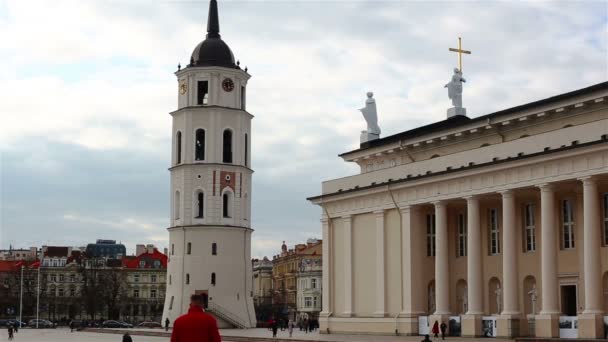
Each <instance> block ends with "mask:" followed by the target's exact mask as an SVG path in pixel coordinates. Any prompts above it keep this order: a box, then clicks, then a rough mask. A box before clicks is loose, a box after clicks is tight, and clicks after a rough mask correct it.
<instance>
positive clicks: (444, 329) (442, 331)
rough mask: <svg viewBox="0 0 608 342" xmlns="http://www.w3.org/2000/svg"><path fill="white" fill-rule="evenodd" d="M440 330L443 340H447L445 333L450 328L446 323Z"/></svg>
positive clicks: (442, 324) (443, 323)
mask: <svg viewBox="0 0 608 342" xmlns="http://www.w3.org/2000/svg"><path fill="white" fill-rule="evenodd" d="M439 329H441V339H442V340H445V331H446V330H447V329H448V326H447V325H446V324H445V322H441V325H440V326H439Z"/></svg>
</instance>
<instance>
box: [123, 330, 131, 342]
mask: <svg viewBox="0 0 608 342" xmlns="http://www.w3.org/2000/svg"><path fill="white" fill-rule="evenodd" d="M122 342H133V339H132V338H131V335H129V333H128V332H126V333H125V334H124V335H122Z"/></svg>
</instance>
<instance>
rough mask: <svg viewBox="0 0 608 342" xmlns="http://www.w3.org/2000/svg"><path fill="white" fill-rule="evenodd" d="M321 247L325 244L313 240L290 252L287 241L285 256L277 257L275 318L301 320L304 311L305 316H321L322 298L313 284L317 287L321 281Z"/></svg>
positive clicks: (273, 276) (274, 297) (273, 275)
mask: <svg viewBox="0 0 608 342" xmlns="http://www.w3.org/2000/svg"><path fill="white" fill-rule="evenodd" d="M321 246H322V241H320V240H315V239H309V240H308V243H307V244H297V245H295V246H294V248H293V249H289V250H288V249H287V245H286V244H285V242H283V244H282V245H281V254H279V255H275V256H274V257H273V260H272V261H273V268H272V278H273V289H272V304H273V308H274V309H273V311H274V313H275V317H281V318H284V319H293V320H298V318H299V317H300V316H299V315H298V313H299V312H300V309H303V313H304V314H303V315H302V317H309V316H311V317H312V316H315V315H316V314H317V313H318V305H320V303H321V296H320V294H319V293H317V292H318V291H317V289H316V288H314V289H313V288H312V285H315V286H317V282H318V281H320V272H319V271H318V267H320V265H321V258H322V254H321V252H322V247H321ZM319 287H320V284H319ZM306 297H309V298H308V299H306ZM315 298H316V300H317V309H315V305H314V300H315Z"/></svg>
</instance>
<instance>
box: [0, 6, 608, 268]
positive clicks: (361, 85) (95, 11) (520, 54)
mask: <svg viewBox="0 0 608 342" xmlns="http://www.w3.org/2000/svg"><path fill="white" fill-rule="evenodd" d="M607 4H608V3H607V2H606V1H597V2H592V1H576V2H574V1H570V2H568V1H560V2H546V1H543V2H533V1H528V2H523V1H518V2H493V1H483V2H481V1H479V2H475V1H466V2H465V1H462V2H456V1H450V2H418V1H416V2H414V1H385V2H381V1H370V2H364V1H292V0H289V1H228V0H225V1H220V2H219V13H220V28H221V34H222V38H223V39H224V40H225V41H226V42H227V43H228V44H229V45H230V47H231V48H232V50H233V52H234V53H235V56H236V58H237V59H239V60H240V61H241V65H242V66H245V65H246V66H247V67H248V68H249V72H250V73H251V74H252V75H253V78H252V79H251V80H250V82H249V87H248V88H249V89H248V109H249V111H250V112H252V113H253V114H254V115H255V116H256V117H255V119H254V122H253V137H252V149H253V150H252V157H253V158H252V159H253V161H252V163H253V168H254V169H255V171H256V173H255V175H254V194H253V223H254V228H255V233H254V239H253V254H254V256H263V255H269V256H270V255H272V254H275V253H277V251H278V250H279V248H280V244H281V240H286V241H287V242H288V244H290V245H291V244H294V243H297V242H302V241H304V240H305V239H307V238H309V237H320V233H321V232H320V223H319V217H320V210H319V209H318V208H316V207H314V206H312V205H311V204H309V203H308V202H307V201H306V200H305V198H306V197H307V196H312V195H317V194H319V193H320V184H321V181H322V180H324V179H329V178H336V177H340V176H345V175H349V174H354V173H356V172H357V169H356V168H355V167H354V166H353V165H348V164H346V163H344V162H343V161H342V160H341V159H340V158H338V157H337V154H339V153H341V152H344V151H348V150H351V149H354V148H356V147H357V144H358V139H359V132H360V130H362V129H364V128H365V121H364V120H363V118H362V116H361V114H360V113H359V112H358V111H357V110H356V109H357V108H360V107H362V106H363V103H364V100H365V92H366V91H368V90H373V91H374V93H375V97H376V99H377V103H378V110H379V121H380V127H381V128H382V131H383V133H382V134H383V136H386V135H390V134H394V133H397V132H401V131H404V130H407V129H410V128H414V127H416V126H419V125H423V124H428V123H431V122H434V121H438V120H442V119H444V118H445V109H446V108H447V107H448V106H449V105H450V102H449V100H448V98H447V92H446V90H445V89H444V88H443V85H444V84H445V83H446V82H447V81H448V80H449V78H450V76H451V70H452V68H453V67H454V66H456V56H455V54H454V53H451V52H448V47H454V46H455V45H456V41H457V37H458V36H459V35H460V36H462V37H463V45H464V48H466V49H469V50H472V51H473V54H472V55H470V56H465V60H464V68H463V69H464V74H465V75H464V76H465V78H466V79H467V84H466V86H465V94H464V103H465V106H466V107H467V109H468V112H469V115H470V116H473V117H474V116H479V115H483V114H487V113H490V112H493V111H496V110H500V109H504V108H508V107H511V106H515V105H519V104H522V103H525V102H529V101H533V100H538V99H542V98H544V97H548V96H552V95H555V94H559V93H561V92H566V91H571V90H575V89H578V88H582V87H585V86H589V85H591V84H594V83H598V82H602V81H606V80H608V51H607V42H608V27H607V20H608V16H607V13H608V7H607V6H608V5H607ZM207 6H208V4H207V1H153V0H146V1H136V0H124V1H93V0H91V1H39V2H38V1H31V0H9V1H3V0H0V42H1V43H0V62H1V63H0V66H1V68H2V71H1V72H0V120H1V121H0V248H6V247H8V245H9V244H13V245H16V246H21V247H26V246H39V245H41V244H54V245H83V244H86V243H88V242H92V241H93V240H95V239H96V238H106V239H116V240H121V241H122V242H123V243H125V244H127V246H128V248H129V250H131V251H132V250H133V249H134V245H135V244H136V243H154V244H157V245H159V246H160V247H165V246H166V245H167V244H168V241H167V240H168V233H167V231H166V230H165V228H166V227H167V226H168V221H169V219H168V217H169V172H168V171H167V167H168V166H169V158H170V154H169V153H170V125H171V122H170V116H169V115H168V113H169V112H170V111H172V110H174V109H175V108H176V101H177V91H178V89H177V81H176V79H175V76H174V75H173V72H174V71H175V70H176V66H177V64H178V62H181V63H182V65H184V64H187V62H188V61H189V59H190V53H191V52H192V49H193V48H194V47H195V46H196V44H198V42H199V41H201V40H202V39H203V37H204V33H205V32H204V29H205V22H206V17H207Z"/></svg>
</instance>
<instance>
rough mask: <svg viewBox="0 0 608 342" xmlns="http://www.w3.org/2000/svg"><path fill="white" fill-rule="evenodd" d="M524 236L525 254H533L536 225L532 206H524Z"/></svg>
mask: <svg viewBox="0 0 608 342" xmlns="http://www.w3.org/2000/svg"><path fill="white" fill-rule="evenodd" d="M524 229H525V231H524V236H525V239H526V240H525V245H524V250H525V251H526V252H534V251H535V250H536V225H535V224H534V204H526V205H525V206H524Z"/></svg>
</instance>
